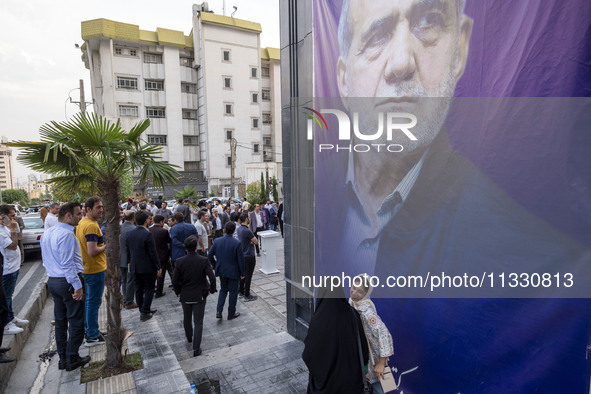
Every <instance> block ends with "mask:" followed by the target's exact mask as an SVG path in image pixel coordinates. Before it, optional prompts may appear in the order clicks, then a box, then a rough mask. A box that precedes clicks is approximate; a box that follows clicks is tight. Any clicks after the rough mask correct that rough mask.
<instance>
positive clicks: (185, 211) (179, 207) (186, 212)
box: [174, 204, 191, 224]
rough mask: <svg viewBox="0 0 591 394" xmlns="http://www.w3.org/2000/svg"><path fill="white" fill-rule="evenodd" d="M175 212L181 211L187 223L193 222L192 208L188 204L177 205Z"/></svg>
mask: <svg viewBox="0 0 591 394" xmlns="http://www.w3.org/2000/svg"><path fill="white" fill-rule="evenodd" d="M174 211H175V212H180V213H182V214H183V215H184V216H185V220H184V221H185V223H189V224H190V223H191V208H189V206H188V205H185V204H183V205H177V207H176V209H175V210H174Z"/></svg>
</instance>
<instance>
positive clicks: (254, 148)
mask: <svg viewBox="0 0 591 394" xmlns="http://www.w3.org/2000/svg"><path fill="white" fill-rule="evenodd" d="M252 150H253V151H254V153H259V144H254V145H253V148H252Z"/></svg>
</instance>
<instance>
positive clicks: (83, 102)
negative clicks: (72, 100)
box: [80, 79, 86, 114]
mask: <svg viewBox="0 0 591 394" xmlns="http://www.w3.org/2000/svg"><path fill="white" fill-rule="evenodd" d="M80 112H82V113H83V114H85V113H86V101H84V80H82V79H81V80H80Z"/></svg>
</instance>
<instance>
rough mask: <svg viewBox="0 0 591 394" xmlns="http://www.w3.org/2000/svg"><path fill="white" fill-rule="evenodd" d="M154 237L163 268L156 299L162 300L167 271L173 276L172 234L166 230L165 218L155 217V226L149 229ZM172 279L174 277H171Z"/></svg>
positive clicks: (158, 281)
mask: <svg viewBox="0 0 591 394" xmlns="http://www.w3.org/2000/svg"><path fill="white" fill-rule="evenodd" d="M148 230H149V231H150V232H151V233H152V235H153V236H154V242H155V244H156V252H157V253H158V260H160V267H161V268H162V275H160V276H159V277H158V279H157V280H156V298H160V297H162V296H164V295H166V293H165V292H163V291H162V289H163V287H164V277H165V276H166V271H169V273H168V274H169V275H171V274H172V270H169V268H170V243H171V242H172V240H171V238H170V234H169V233H168V231H166V230H165V229H164V216H162V215H156V216H154V225H153V226H152V227H150V228H149V229H148ZM170 278H171V279H172V276H171V277H170Z"/></svg>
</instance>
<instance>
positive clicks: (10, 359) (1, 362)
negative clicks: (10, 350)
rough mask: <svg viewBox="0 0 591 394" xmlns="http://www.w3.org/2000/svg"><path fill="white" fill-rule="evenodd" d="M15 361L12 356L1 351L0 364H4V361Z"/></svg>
mask: <svg viewBox="0 0 591 394" xmlns="http://www.w3.org/2000/svg"><path fill="white" fill-rule="evenodd" d="M13 361H14V358H12V357H8V356H7V355H6V354H4V353H0V364H4V363H11V362H13Z"/></svg>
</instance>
